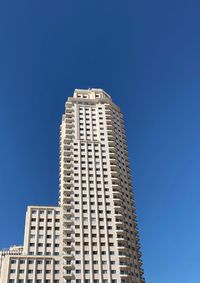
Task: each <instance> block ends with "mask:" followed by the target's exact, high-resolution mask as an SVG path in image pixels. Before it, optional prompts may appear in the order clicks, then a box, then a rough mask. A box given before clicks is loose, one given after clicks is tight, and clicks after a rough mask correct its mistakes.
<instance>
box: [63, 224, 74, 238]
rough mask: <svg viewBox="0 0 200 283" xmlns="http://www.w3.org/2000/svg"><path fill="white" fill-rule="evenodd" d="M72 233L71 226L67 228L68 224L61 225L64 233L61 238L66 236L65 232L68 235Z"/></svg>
mask: <svg viewBox="0 0 200 283" xmlns="http://www.w3.org/2000/svg"><path fill="white" fill-rule="evenodd" d="M73 233H74V231H73V230H72V229H71V228H69V227H68V226H66V225H65V226H63V234H64V236H63V238H68V237H67V234H70V235H72V234H73Z"/></svg>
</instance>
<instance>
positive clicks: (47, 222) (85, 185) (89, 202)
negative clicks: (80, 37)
mask: <svg viewBox="0 0 200 283" xmlns="http://www.w3.org/2000/svg"><path fill="white" fill-rule="evenodd" d="M141 265H142V261H141V252H140V243H139V236H138V229H137V221H136V214H135V206H134V197H133V191H132V184H131V173H130V165H129V160H128V151H127V144H126V135H125V128H124V120H123V115H122V113H121V112H120V109H119V107H118V106H117V105H115V104H114V103H113V102H112V99H111V97H110V96H109V95H108V94H107V93H106V92H104V91H103V90H102V89H88V90H81V89H76V90H75V92H74V95H73V97H69V98H68V100H67V102H66V107H65V114H64V115H63V118H62V124H61V128H60V199H59V206H57V207H55V206H51V207H50V206H39V207H38V206H29V207H28V210H27V214H26V222H25V234H24V245H23V246H22V247H12V248H11V249H9V250H4V251H2V252H1V253H0V283H144V279H143V270H142V268H141Z"/></svg>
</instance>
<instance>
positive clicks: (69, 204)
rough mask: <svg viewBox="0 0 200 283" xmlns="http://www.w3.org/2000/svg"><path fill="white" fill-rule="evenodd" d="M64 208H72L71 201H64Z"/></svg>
mask: <svg viewBox="0 0 200 283" xmlns="http://www.w3.org/2000/svg"><path fill="white" fill-rule="evenodd" d="M63 206H64V208H66V209H71V208H73V207H74V205H73V204H72V203H71V202H66V203H64V205H63Z"/></svg>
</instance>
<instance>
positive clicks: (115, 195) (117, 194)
mask: <svg viewBox="0 0 200 283" xmlns="http://www.w3.org/2000/svg"><path fill="white" fill-rule="evenodd" d="M113 199H114V200H123V195H122V193H121V192H113Z"/></svg>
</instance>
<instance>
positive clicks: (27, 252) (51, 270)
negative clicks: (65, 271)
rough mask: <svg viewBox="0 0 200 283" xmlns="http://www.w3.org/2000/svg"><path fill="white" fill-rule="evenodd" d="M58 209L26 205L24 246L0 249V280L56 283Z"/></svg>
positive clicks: (59, 271)
mask: <svg viewBox="0 0 200 283" xmlns="http://www.w3.org/2000/svg"><path fill="white" fill-rule="evenodd" d="M60 218H61V209H60V207H49V206H44V207H43V206H29V207H28V210H27V213H26V223H25V233H24V246H23V247H13V248H10V249H9V250H7V251H6V250H5V251H2V252H1V255H0V258H1V261H0V262H1V265H0V271H1V273H0V283H52V282H53V283H59V282H60V274H61V266H62V265H61V246H60V237H61V228H60V223H61V219H60Z"/></svg>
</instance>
